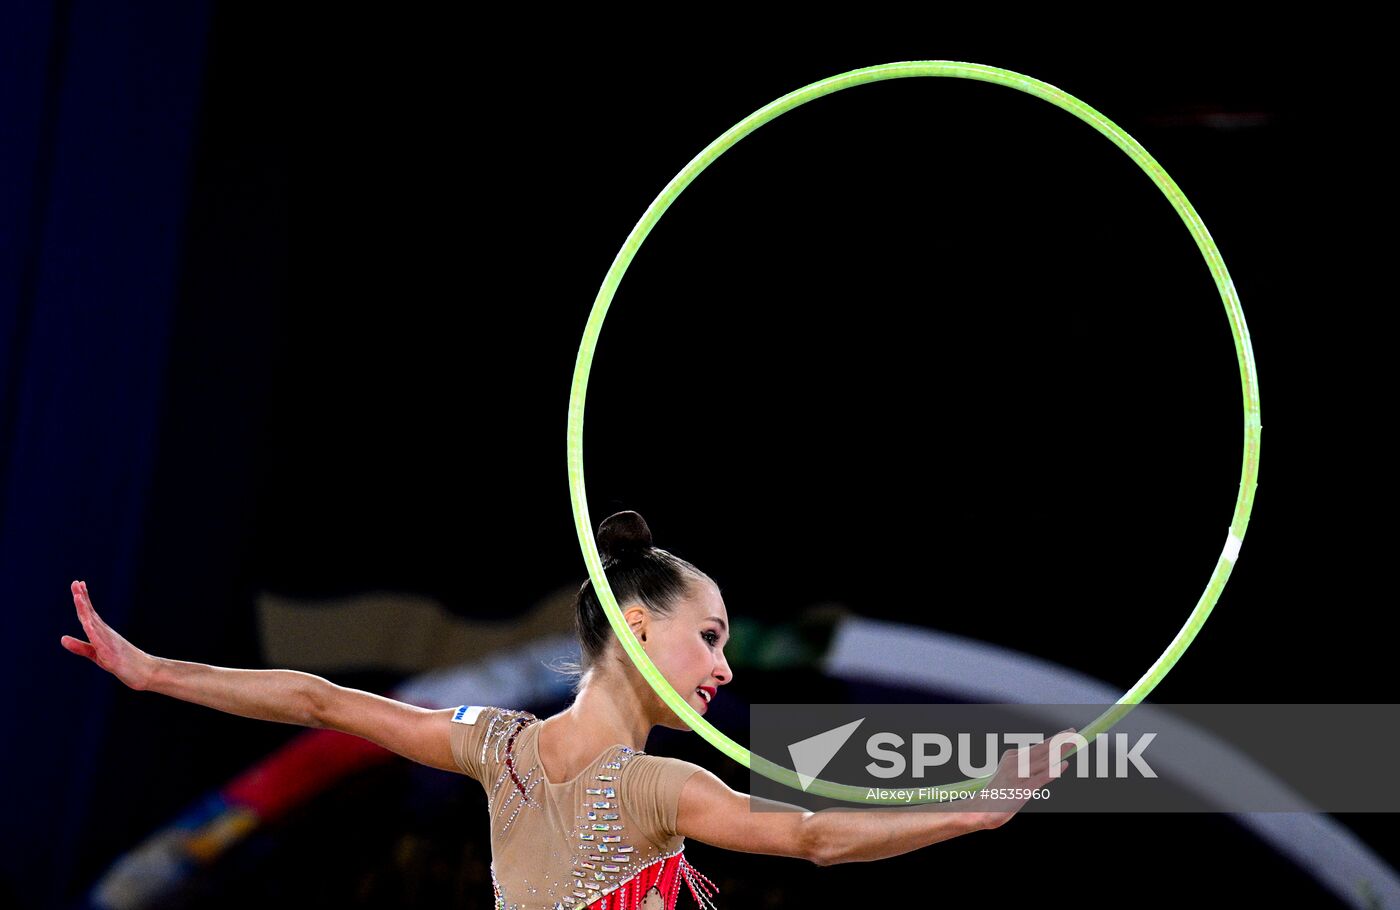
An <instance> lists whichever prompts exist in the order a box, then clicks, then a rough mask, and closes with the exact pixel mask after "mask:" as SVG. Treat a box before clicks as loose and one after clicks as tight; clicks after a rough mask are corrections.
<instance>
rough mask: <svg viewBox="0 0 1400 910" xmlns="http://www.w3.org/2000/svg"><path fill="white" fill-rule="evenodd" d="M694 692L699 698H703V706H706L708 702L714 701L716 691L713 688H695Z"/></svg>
mask: <svg viewBox="0 0 1400 910" xmlns="http://www.w3.org/2000/svg"><path fill="white" fill-rule="evenodd" d="M695 691H696V692H699V693H700V697H701V698H703V699H704V700H705V704H707V705H708V704H709V703H710V702H712V701H714V698H715V692H716V691H717V690H716V689H715V687H714V686H696V687H695Z"/></svg>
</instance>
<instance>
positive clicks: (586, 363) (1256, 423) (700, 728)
mask: <svg viewBox="0 0 1400 910" xmlns="http://www.w3.org/2000/svg"><path fill="white" fill-rule="evenodd" d="M919 76H944V77H953V78H959V79H974V80H977V81H980V82H990V83H994V84H996V85H1004V86H1006V87H1008V88H1013V89H1016V90H1018V91H1022V92H1026V93H1027V94H1030V95H1034V96H1035V97H1037V98H1040V99H1042V100H1044V101H1048V102H1050V103H1051V104H1053V105H1055V106H1056V107H1059V108H1062V109H1063V110H1066V111H1069V112H1070V113H1071V114H1074V115H1075V116H1076V117H1078V118H1079V119H1080V120H1083V121H1084V122H1085V123H1087V124H1089V125H1090V126H1092V127H1093V128H1094V129H1096V130H1098V131H1099V132H1100V133H1102V134H1103V135H1104V136H1106V137H1107V138H1108V139H1109V140H1110V141H1111V142H1113V144H1114V145H1116V146H1118V147H1119V148H1120V149H1122V150H1123V151H1124V152H1125V153H1127V155H1128V156H1129V157H1130V158H1132V159H1133V161H1135V162H1136V163H1137V165H1138V167H1140V168H1142V169H1143V171H1145V172H1146V173H1147V175H1148V176H1149V177H1151V178H1152V182H1153V183H1155V184H1156V185H1157V188H1158V189H1160V190H1161V191H1162V193H1163V194H1164V195H1165V196H1166V197H1167V200H1168V201H1169V202H1170V203H1171V204H1172V208H1174V209H1176V212H1177V214H1178V215H1180V216H1181V220H1182V221H1184V222H1185V223H1186V227H1187V230H1189V231H1190V232H1191V236H1192V237H1193V238H1194V239H1195V241H1196V246H1197V248H1198V249H1200V251H1201V255H1202V256H1204V257H1205V260H1206V265H1207V266H1208V267H1209V269H1210V274H1211V277H1212V278H1213V279H1214V280H1215V285H1216V288H1217V289H1218V290H1219V292H1220V299H1221V301H1222V302H1223V303H1224V304H1225V315H1226V317H1227V318H1228V320H1229V322H1230V333H1231V335H1232V336H1233V337H1234V340H1235V353H1236V355H1237V357H1238V359H1239V366H1240V386H1241V391H1242V394H1243V398H1244V455H1243V458H1242V464H1241V468H1240V489H1239V494H1238V496H1237V498H1236V500H1235V511H1234V515H1233V517H1232V519H1231V521H1230V529H1229V533H1228V535H1227V536H1226V538H1225V546H1224V548H1223V549H1222V550H1221V553H1220V556H1219V558H1218V559H1217V560H1216V563H1215V570H1214V571H1213V572H1212V573H1211V576H1210V580H1209V581H1208V582H1207V584H1206V588H1205V591H1204V592H1203V593H1202V594H1201V596H1200V599H1199V600H1197V602H1196V607H1195V609H1193V610H1192V611H1191V615H1190V616H1189V617H1187V620H1186V623H1185V625H1183V626H1182V627H1181V630H1180V631H1178V632H1177V633H1176V637H1175V638H1173V639H1172V641H1171V644H1169V645H1168V646H1167V649H1166V650H1165V651H1163V652H1162V655H1161V656H1160V657H1158V658H1157V660H1156V662H1154V663H1153V664H1152V666H1151V668H1149V669H1148V671H1147V672H1146V673H1145V674H1143V676H1142V678H1141V679H1139V680H1138V681H1137V683H1135V684H1134V685H1133V687H1132V688H1131V689H1129V690H1128V691H1127V692H1126V693H1124V695H1123V697H1122V698H1120V699H1119V700H1118V702H1117V703H1116V704H1115V705H1114V706H1113V707H1112V708H1109V709H1108V710H1107V711H1105V712H1104V713H1103V714H1101V715H1100V716H1099V717H1098V718H1096V719H1095V720H1094V721H1093V722H1092V723H1090V724H1088V725H1087V726H1085V727H1083V728H1082V729H1081V730H1080V731H1079V735H1080V736H1083V737H1084V738H1085V739H1086V740H1090V741H1092V740H1093V738H1094V737H1095V736H1096V735H1097V734H1099V733H1102V732H1104V731H1106V730H1108V729H1109V728H1110V727H1112V726H1113V725H1114V724H1115V723H1117V722H1118V721H1119V720H1120V719H1122V718H1123V717H1124V716H1125V715H1126V714H1127V713H1128V712H1129V711H1131V710H1132V709H1133V706H1135V705H1137V704H1138V703H1139V702H1141V701H1142V700H1143V699H1145V698H1146V697H1147V696H1148V695H1149V694H1150V693H1151V692H1152V690H1153V689H1154V688H1156V686H1157V684H1158V683H1160V682H1161V681H1162V680H1163V679H1165V678H1166V675H1167V673H1168V672H1169V671H1170V670H1171V668H1172V667H1173V666H1175V665H1176V662H1177V661H1178V660H1179V659H1180V658H1181V655H1182V654H1184V653H1185V652H1186V649H1187V648H1188V647H1189V646H1190V645H1191V642H1192V641H1193V640H1195V638H1196V634H1197V633H1198V632H1199V631H1200V629H1201V626H1202V625H1204V624H1205V621H1206V619H1207V618H1208V617H1209V616H1210V613H1211V610H1212V609H1213V608H1214V607H1215V603H1216V601H1217V600H1219V598H1220V593H1221V591H1222V590H1224V588H1225V583H1226V582H1227V581H1228V580H1229V578H1230V572H1231V570H1232V569H1233V568H1234V564H1235V560H1236V558H1237V557H1238V556H1239V552H1240V545H1241V543H1242V542H1243V541H1244V533H1245V528H1246V527H1247V526H1248V525H1249V514H1250V511H1251V510H1252V509H1253V506H1254V492H1255V488H1256V486H1257V485H1258V476H1259V441H1260V432H1261V430H1262V429H1263V425H1262V424H1261V423H1260V419H1259V383H1258V379H1257V377H1256V375H1255V365H1254V349H1253V346H1252V345H1251V344H1250V340H1249V328H1248V327H1247V326H1246V325H1245V321H1244V312H1243V310H1241V308H1240V301H1239V296H1238V295H1237V294H1236V293H1235V285H1234V282H1233V281H1231V280H1230V273H1229V272H1228V271H1227V270H1226V268H1225V262H1224V260H1223V259H1222V258H1221V256H1220V251H1219V250H1218V249H1217V248H1216V246H1215V242H1214V241H1213V240H1212V239H1211V237H1210V232H1209V231H1207V230H1206V227H1205V225H1204V224H1203V223H1202V222H1201V219H1200V216H1198V215H1197V214H1196V210H1195V209H1194V208H1193V207H1192V206H1191V203H1190V202H1189V201H1188V200H1187V199H1186V195H1185V194H1184V193H1182V191H1181V189H1180V188H1179V187H1177V185H1176V183H1175V181H1173V180H1172V179H1171V177H1169V176H1168V175H1167V172H1166V171H1165V170H1163V169H1162V166H1161V165H1160V164H1158V163H1157V161H1156V160H1155V159H1153V157H1152V156H1151V155H1149V154H1148V153H1147V150H1146V149H1144V148H1143V147H1142V146H1141V145H1139V144H1138V142H1137V141H1136V140H1135V139H1133V138H1132V137H1131V136H1129V135H1128V134H1127V133H1125V132H1124V131H1123V130H1121V129H1120V128H1119V127H1118V126H1116V125H1115V124H1114V123H1113V122H1112V121H1110V120H1109V119H1108V118H1107V117H1105V116H1103V115H1102V114H1100V113H1099V112H1098V111H1096V110H1094V109H1093V108H1091V107H1089V106H1088V105H1087V104H1085V103H1084V102H1082V101H1080V100H1079V99H1077V98H1075V97H1073V96H1071V95H1068V94H1066V93H1065V92H1062V91H1060V90H1059V89H1057V88H1055V87H1054V86H1052V85H1048V84H1046V83H1044V82H1040V81H1038V80H1036V79H1032V78H1030V77H1029V76H1023V75H1020V74H1019V73H1013V72H1011V71H1009V70H1003V69H997V68H995V67H990V66H981V65H979V64H975V63H957V62H953V61H947V60H930V61H914V62H905V63H888V64H883V65H880V66H872V67H866V68H864V69H858V70H852V71H851V72H848V73H842V74H841V75H839V76H833V77H831V78H829V79H824V80H822V81H820V82H814V83H812V84H811V85H809V86H807V87H805V88H801V89H798V90H797V91H795V92H791V93H789V94H787V95H784V96H783V97H781V98H779V99H778V100H776V101H774V102H772V103H771V104H768V105H766V106H764V107H761V108H759V109H758V110H757V111H754V112H753V113H752V114H750V115H749V116H747V117H745V118H744V119H743V120H741V121H740V122H739V123H738V124H736V125H735V126H733V127H731V128H730V129H729V130H728V131H726V132H725V133H724V134H723V135H722V136H720V137H719V138H718V139H716V140H715V141H714V142H712V143H710V144H709V145H708V146H707V147H706V148H705V149H704V151H702V152H701V153H700V154H698V155H696V156H695V157H694V158H693V159H691V161H690V163H689V164H687V165H686V166H685V167H684V168H683V169H682V170H681V172H680V173H679V174H677V175H676V176H675V177H674V178H672V179H671V182H670V183H668V184H666V187H665V188H664V189H663V190H662V191H661V193H660V195H658V196H657V197H656V198H655V199H654V200H652V203H651V205H649V206H648V207H647V210H646V211H645V212H644V213H643V214H642V218H641V220H640V221H638V222H637V225H636V226H635V227H634V228H632V232H631V233H630V234H628V235H627V240H626V241H625V242H624V243H623V245H622V249H620V250H619V251H618V253H617V256H616V257H615V258H614V259H613V263H612V267H611V268H609V269H608V273H607V275H606V276H604V278H603V284H602V287H600V288H599V289H598V296H597V297H596V298H594V301H593V310H592V312H591V313H590V314H589V317H588V324H587V325H586V326H585V328H584V333H583V340H582V342H581V343H580V345H579V352H578V359H577V361H576V362H575V364H574V379H573V386H572V389H571V392H570V395H569V434H568V460H569V496H570V499H571V500H572V502H573V509H574V525H575V529H576V530H577V532H578V538H579V546H580V547H581V548H582V550H583V558H584V562H585V563H587V565H588V576H589V578H591V579H592V581H593V586H594V590H595V591H596V592H597V594H598V599H599V601H600V602H601V603H602V605H603V610H604V612H605V613H606V614H607V617H608V622H609V623H611V624H612V627H613V631H614V632H615V633H616V634H617V637H618V639H619V640H620V641H621V642H622V646H623V649H624V650H625V651H626V652H627V654H628V656H629V657H631V659H632V662H633V663H634V664H635V665H636V667H637V669H638V670H639V671H641V674H642V676H643V677H644V678H645V679H646V680H647V682H648V683H649V684H650V685H651V687H652V688H653V689H654V690H655V691H656V693H657V695H659V696H661V699H662V701H664V702H665V703H666V704H667V705H668V706H670V708H671V710H672V711H674V712H675V713H676V715H677V716H678V717H680V718H681V720H683V721H685V722H686V724H688V725H689V726H690V728H691V729H692V730H694V731H695V732H696V733H699V734H700V735H701V736H703V737H704V738H705V739H706V740H707V741H708V742H709V743H710V745H712V746H714V747H715V748H717V749H719V750H720V751H721V752H723V753H724V754H725V755H728V756H729V757H730V758H732V759H734V760H735V761H737V762H739V763H740V764H742V765H744V766H745V767H747V768H749V769H750V770H752V771H756V772H758V773H759V774H762V775H763V776H765V777H767V778H769V779H770V780H774V781H777V782H778V783H782V784H785V785H787V786H789V787H792V788H793V789H795V790H803V791H806V792H809V793H816V794H818V795H820V796H826V797H830V798H832V799H838V800H843V801H846V802H855V803H865V804H871V803H874V804H879V803H881V802H885V801H890V802H892V801H894V800H893V798H892V797H891V798H890V799H889V800H881V799H879V798H878V797H877V798H870V797H868V795H867V794H868V793H869V790H868V789H867V788H864V787H853V786H849V785H845V784H836V783H831V782H829V781H823V780H820V779H817V780H813V781H811V782H810V783H809V784H808V785H807V786H805V787H804V786H802V784H801V783H800V782H799V780H798V778H797V774H796V773H795V772H794V771H792V770H791V769H788V768H784V767H783V766H781V765H777V764H774V763H773V762H770V761H768V760H767V759H765V758H764V757H763V756H761V755H754V754H753V753H751V752H750V751H749V750H748V749H746V748H744V747H743V746H741V745H739V744H738V743H736V742H734V741H733V740H731V739H730V738H729V737H728V736H725V735H724V734H723V733H721V732H720V731H719V730H717V729H715V728H714V727H713V726H712V725H711V724H710V723H709V722H708V721H707V720H705V718H703V717H701V716H700V714H699V712H697V711H696V710H695V709H694V708H692V707H691V706H690V705H689V704H687V703H686V702H685V699H684V698H683V697H681V695H680V694H678V693H677V692H676V691H675V689H673V688H672V687H671V685H670V684H669V683H668V682H666V679H665V678H664V677H663V676H662V675H661V673H660V672H659V671H658V670H657V669H656V665H655V664H653V663H652V662H651V658H649V657H647V655H646V652H645V651H643V650H642V648H641V645H640V644H638V642H637V640H636V638H635V637H634V636H633V635H632V634H631V633H630V631H629V630H628V628H627V623H626V621H625V620H623V618H622V611H621V610H620V609H619V608H618V605H617V600H616V599H615V598H614V597H613V592H612V589H611V588H610V587H608V580H607V576H606V574H605V573H604V571H603V565H602V560H601V558H600V557H599V555H598V546H597V543H596V542H595V540H594V538H593V522H592V520H591V519H590V517H589V513H588V497H587V492H586V490H585V487H584V478H583V415H584V401H585V393H586V392H587V389H588V376H589V372H590V371H591V369H592V365H593V353H594V350H595V349H596V347H597V343H598V336H599V334H600V333H601V332H602V328H603V320H604V319H605V318H606V317H607V313H608V307H609V306H610V305H611V303H612V299H613V296H614V295H615V294H616V293H617V288H618V286H619V285H620V284H621V282H622V276H623V274H624V273H626V271H627V267H628V266H629V265H630V264H631V263H632V259H633V258H634V257H635V256H636V255H637V251H638V250H639V249H640V248H641V246H642V243H643V241H645V240H646V238H647V235H648V234H650V233H651V229H652V228H653V227H655V226H656V223H657V222H658V221H659V220H660V219H661V216H662V215H663V214H664V213H665V212H666V209H667V208H669V207H670V205H671V203H672V202H674V201H675V200H676V198H677V197H678V196H680V194H681V192H682V191H683V190H684V189H685V188H686V187H687V186H689V185H690V183H691V181H693V180H694V179H695V178H696V177H697V176H698V175H699V174H700V172H701V171H703V170H704V169H705V168H707V167H708V166H709V165H710V164H711V162H713V161H714V160H715V159H716V158H718V157H719V156H720V155H722V154H724V153H725V152H726V151H728V150H729V149H730V148H731V147H732V146H733V145H734V144H735V143H737V142H738V141H739V140H741V139H743V138H744V137H745V136H747V135H748V134H749V133H752V132H753V131H754V130H756V129H758V128H759V127H760V126H762V125H763V124H765V123H767V122H768V121H770V120H772V119H774V118H775V117H778V116H780V115H782V114H785V113H787V112H788V111H790V110H792V109H793V108H795V107H799V106H801V105H803V104H806V103H807V102H808V101H811V100H813V99H815V98H820V97H822V96H823V95H830V94H832V93H834V92H838V91H841V90H842V89H848V88H852V87H853V86H857V85H864V84H866V83H868V82H880V81H883V80H886V79H905V78H912V77H919ZM985 783H986V778H979V779H975V780H969V781H963V782H961V783H957V784H949V785H946V786H945V787H942V788H938V787H934V788H929V789H930V791H932V794H933V795H931V796H930V798H929V800H927V801H928V802H933V801H942V800H943V799H944V798H946V795H947V793H948V792H950V791H953V790H974V791H975V790H977V789H980V788H981V786H983V785H985ZM940 793H941V795H940ZM899 802H900V804H904V802H905V801H903V800H900V801H899ZM919 802H925V800H919Z"/></svg>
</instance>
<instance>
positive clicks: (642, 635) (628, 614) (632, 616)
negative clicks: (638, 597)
mask: <svg viewBox="0 0 1400 910" xmlns="http://www.w3.org/2000/svg"><path fill="white" fill-rule="evenodd" d="M622 618H623V619H625V620H627V628H629V629H631V630H632V634H633V635H635V636H637V638H638V639H639V640H641V641H646V640H647V620H648V619H649V618H650V617H649V614H648V612H647V609H646V608H645V607H643V606H641V605H639V604H638V605H633V606H630V607H628V608H627V609H626V610H623V611H622Z"/></svg>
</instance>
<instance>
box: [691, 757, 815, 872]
mask: <svg viewBox="0 0 1400 910" xmlns="http://www.w3.org/2000/svg"><path fill="white" fill-rule="evenodd" d="M811 814H812V813H810V812H808V811H806V810H804V809H801V808H799V807H797V806H793V805H789V804H787V803H779V802H774V801H772V800H766V799H762V798H760V797H754V796H750V795H749V794H747V793H740V792H739V791H737V790H734V789H733V788H731V787H730V786H729V785H728V784H726V783H725V782H724V781H722V780H720V779H719V778H718V777H716V776H715V775H714V774H713V773H711V772H710V771H707V770H705V769H704V768H701V769H700V770H699V771H696V772H695V773H694V774H692V775H690V777H689V778H688V779H687V780H686V782H685V786H684V787H683V788H682V789H681V798H680V805H679V806H678V808H677V812H676V830H677V832H678V833H679V834H681V835H682V836H684V837H690V838H694V839H695V840H698V841H700V842H701V843H706V844H709V845H711V846H713V847H721V848H723V849H726V850H738V851H741V852H743V853H764V854H768V855H770V856H791V857H796V858H798V859H811V858H812V856H813V855H814V851H813V849H812V845H811V844H810V843H809V842H808V840H809V837H808V834H809V829H808V828H807V827H806V826H805V825H804V821H805V819H806V818H807V817H808V816H810V815H811Z"/></svg>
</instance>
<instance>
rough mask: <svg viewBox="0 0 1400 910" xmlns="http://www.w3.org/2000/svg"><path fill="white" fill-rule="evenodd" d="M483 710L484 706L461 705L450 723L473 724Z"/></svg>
mask: <svg viewBox="0 0 1400 910" xmlns="http://www.w3.org/2000/svg"><path fill="white" fill-rule="evenodd" d="M485 708H486V706H485V705H462V707H460V708H458V709H457V710H456V712H455V713H453V715H452V722H453V723H454V724H474V723H476V719H477V718H478V717H480V716H481V712H482V711H483V710H485Z"/></svg>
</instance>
